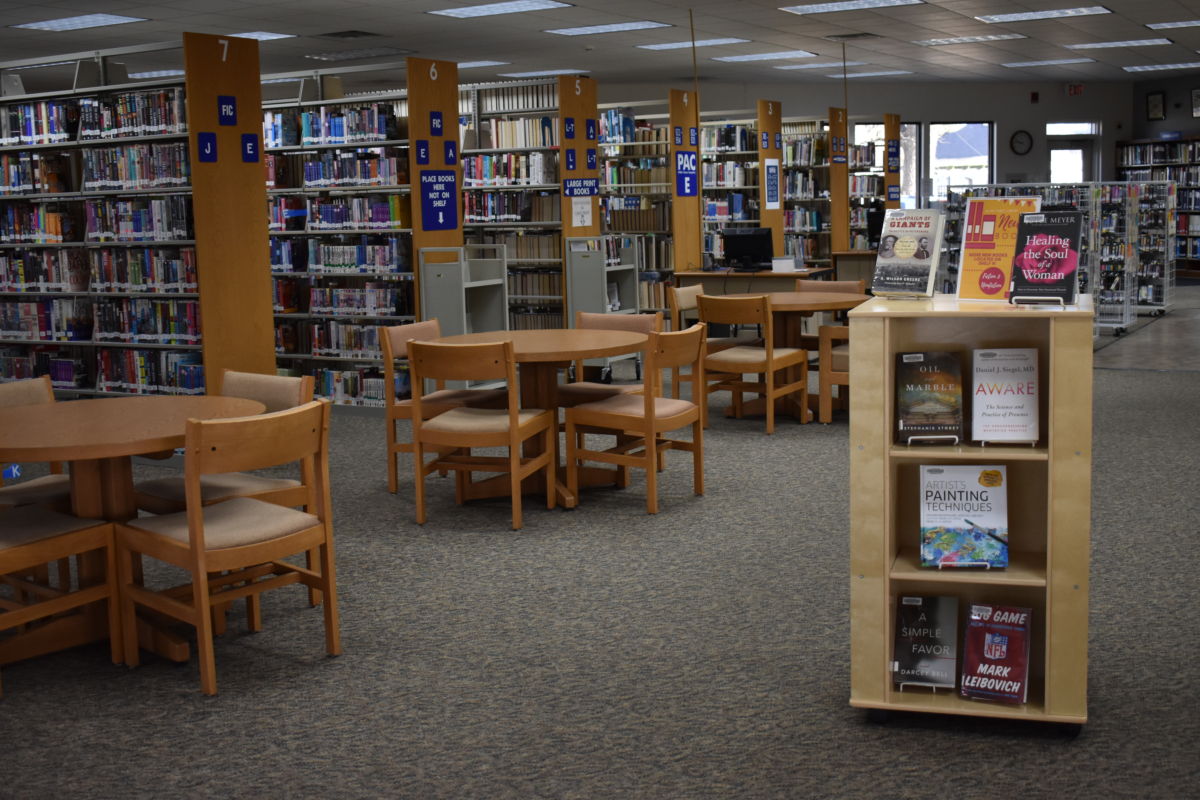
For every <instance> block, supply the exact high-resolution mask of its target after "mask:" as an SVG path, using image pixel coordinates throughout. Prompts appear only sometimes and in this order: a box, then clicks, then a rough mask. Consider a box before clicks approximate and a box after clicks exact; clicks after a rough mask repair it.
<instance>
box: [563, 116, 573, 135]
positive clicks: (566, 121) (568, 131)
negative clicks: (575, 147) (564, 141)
mask: <svg viewBox="0 0 1200 800" xmlns="http://www.w3.org/2000/svg"><path fill="white" fill-rule="evenodd" d="M563 136H565V137H566V138H568V139H574V138H575V118H574V117H563Z"/></svg>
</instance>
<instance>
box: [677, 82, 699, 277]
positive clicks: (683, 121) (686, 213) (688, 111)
mask: <svg viewBox="0 0 1200 800" xmlns="http://www.w3.org/2000/svg"><path fill="white" fill-rule="evenodd" d="M670 120H671V122H670V124H671V132H670V137H671V138H670V143H671V145H670V153H671V236H672V248H673V250H674V255H675V259H674V263H673V264H672V265H671V268H672V269H673V270H680V271H690V270H698V269H700V268H701V267H703V265H704V262H703V255H702V253H703V236H702V233H701V225H700V217H701V214H702V211H703V209H704V204H703V202H702V199H701V189H700V100H699V97H698V96H697V94H696V93H695V92H685V91H683V90H682V89H672V90H671V94H670Z"/></svg>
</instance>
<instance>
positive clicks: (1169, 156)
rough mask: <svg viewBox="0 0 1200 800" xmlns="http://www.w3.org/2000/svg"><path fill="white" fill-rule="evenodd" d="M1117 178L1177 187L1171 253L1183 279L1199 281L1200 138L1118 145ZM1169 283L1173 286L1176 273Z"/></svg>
mask: <svg viewBox="0 0 1200 800" xmlns="http://www.w3.org/2000/svg"><path fill="white" fill-rule="evenodd" d="M1117 176H1118V177H1119V178H1121V179H1122V180H1126V181H1134V182H1158V181H1173V182H1174V183H1175V184H1176V186H1177V194H1176V197H1175V204H1176V208H1177V211H1178V214H1177V217H1176V228H1175V230H1174V233H1175V236H1174V239H1175V246H1174V249H1173V250H1171V251H1169V252H1170V254H1171V255H1173V257H1174V261H1176V262H1177V266H1178V274H1179V275H1180V276H1182V277H1186V278H1200V137H1194V136H1193V137H1188V138H1184V139H1178V140H1174V141H1163V140H1161V139H1141V140H1134V141H1127V142H1118V143H1117ZM1153 255H1155V256H1156V255H1157V253H1155V254H1153ZM1164 277H1165V276H1164ZM1149 283H1151V284H1152V283H1154V282H1149ZM1166 283H1169V284H1170V285H1172V286H1173V285H1174V272H1172V275H1171V280H1169V281H1167V282H1166ZM1168 291H1169V289H1168Z"/></svg>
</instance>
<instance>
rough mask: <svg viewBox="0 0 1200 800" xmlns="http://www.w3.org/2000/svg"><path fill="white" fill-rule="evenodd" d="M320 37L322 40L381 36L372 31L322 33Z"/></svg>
mask: <svg viewBox="0 0 1200 800" xmlns="http://www.w3.org/2000/svg"><path fill="white" fill-rule="evenodd" d="M318 36H319V37H320V38H322V39H363V38H365V37H367V36H379V34H378V33H371V32H370V31H334V32H333V33H321V34H318Z"/></svg>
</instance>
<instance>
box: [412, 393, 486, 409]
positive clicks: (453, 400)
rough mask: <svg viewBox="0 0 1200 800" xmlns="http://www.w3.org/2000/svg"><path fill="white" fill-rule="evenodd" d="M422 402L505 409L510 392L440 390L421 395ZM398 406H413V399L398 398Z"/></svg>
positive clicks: (436, 404)
mask: <svg viewBox="0 0 1200 800" xmlns="http://www.w3.org/2000/svg"><path fill="white" fill-rule="evenodd" d="M421 401H422V402H424V403H429V404H430V405H431V406H438V405H455V406H470V407H472V408H504V404H505V403H506V402H507V401H508V392H506V391H505V390H504V389H438V390H437V391H436V392H430V393H429V394H425V395H421ZM396 405H397V406H411V405H412V398H411V397H404V398H397V400H396Z"/></svg>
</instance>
